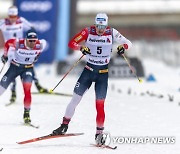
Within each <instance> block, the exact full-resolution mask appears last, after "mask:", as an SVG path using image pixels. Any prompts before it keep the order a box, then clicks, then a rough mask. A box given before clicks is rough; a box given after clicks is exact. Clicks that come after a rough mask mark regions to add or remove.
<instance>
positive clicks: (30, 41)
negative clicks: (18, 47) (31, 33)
mask: <svg viewBox="0 0 180 154" xmlns="http://www.w3.org/2000/svg"><path fill="white" fill-rule="evenodd" d="M27 40H28V39H27ZM28 41H29V42H36V41H37V40H28Z"/></svg>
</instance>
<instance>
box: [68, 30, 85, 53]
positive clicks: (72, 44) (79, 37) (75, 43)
mask: <svg viewBox="0 0 180 154" xmlns="http://www.w3.org/2000/svg"><path fill="white" fill-rule="evenodd" d="M87 37H88V28H84V29H83V30H82V31H81V32H80V33H78V34H76V35H75V36H74V37H73V38H72V39H71V40H70V41H69V43H68V46H69V48H71V49H73V50H80V49H81V45H80V44H79V43H80V42H82V41H85V40H86V39H87Z"/></svg>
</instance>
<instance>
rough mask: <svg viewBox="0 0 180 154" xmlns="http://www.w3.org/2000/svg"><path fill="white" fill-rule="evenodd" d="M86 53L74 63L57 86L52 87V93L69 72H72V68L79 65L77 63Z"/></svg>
mask: <svg viewBox="0 0 180 154" xmlns="http://www.w3.org/2000/svg"><path fill="white" fill-rule="evenodd" d="M83 56H84V55H82V56H81V57H80V58H79V59H78V60H77V61H76V62H75V63H74V65H73V66H72V67H71V68H70V69H69V71H68V72H67V73H66V74H65V75H64V76H63V77H62V79H61V80H60V81H59V82H58V83H57V84H56V86H55V87H54V88H53V89H50V93H52V92H53V91H54V90H55V89H56V87H57V86H58V85H59V84H60V83H61V82H62V81H63V80H64V78H65V77H66V76H67V75H68V74H69V72H71V70H72V69H73V68H74V67H75V66H77V64H78V63H79V62H80V60H81V59H82V58H83Z"/></svg>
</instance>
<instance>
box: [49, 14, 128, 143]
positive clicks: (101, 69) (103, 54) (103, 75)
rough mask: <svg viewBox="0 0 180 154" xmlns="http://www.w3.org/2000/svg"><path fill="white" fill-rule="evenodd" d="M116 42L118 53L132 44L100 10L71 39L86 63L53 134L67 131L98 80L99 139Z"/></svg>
mask: <svg viewBox="0 0 180 154" xmlns="http://www.w3.org/2000/svg"><path fill="white" fill-rule="evenodd" d="M82 41H85V43H84V45H80V43H81V42H82ZM114 42H116V43H118V44H119V46H118V47H117V53H118V54H119V55H121V54H123V53H124V51H125V50H127V49H129V48H130V47H131V46H132V43H131V42H130V41H129V40H128V39H126V38H125V37H124V36H123V35H122V34H120V33H119V32H118V31H117V30H116V29H114V28H111V27H109V26H108V17H107V15H106V14H105V13H98V14H97V15H96V17H95V24H94V25H93V26H90V27H87V28H84V29H83V30H82V31H81V32H80V33H78V34H76V35H75V36H74V37H73V39H72V40H70V42H69V44H68V46H69V47H70V48H71V49H73V50H80V51H81V52H82V53H83V54H84V55H86V61H87V64H86V66H85V68H84V70H83V72H82V74H81V76H80V77H79V79H78V81H77V83H76V85H75V88H74V94H73V97H72V99H71V101H70V103H69V104H68V106H67V108H66V112H65V115H64V117H63V121H62V124H61V126H60V127H59V128H57V129H56V130H54V131H53V132H52V135H57V134H65V133H66V131H67V129H68V124H69V122H70V120H71V119H72V117H73V115H74V112H75V108H76V106H77V105H78V104H79V102H80V101H81V99H82V97H83V94H84V93H85V92H86V91H87V90H88V89H89V88H90V86H91V84H92V82H95V94H96V110H97V116H96V134H95V140H96V141H97V139H98V138H99V137H98V136H102V133H103V130H104V121H105V112H104V102H105V98H106V93H107V87H108V64H109V61H110V57H111V52H112V45H113V43H114ZM86 116H87V115H86ZM97 143H98V144H104V140H103V139H102V142H99V140H98V142H97Z"/></svg>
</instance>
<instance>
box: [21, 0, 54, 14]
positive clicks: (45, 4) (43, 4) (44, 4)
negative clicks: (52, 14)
mask: <svg viewBox="0 0 180 154" xmlns="http://www.w3.org/2000/svg"><path fill="white" fill-rule="evenodd" d="M52 6H53V5H52V2H51V1H24V2H22V3H21V5H20V9H21V10H22V11H24V12H27V11H28V12H32V11H40V12H47V11H49V10H51V9H52Z"/></svg>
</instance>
